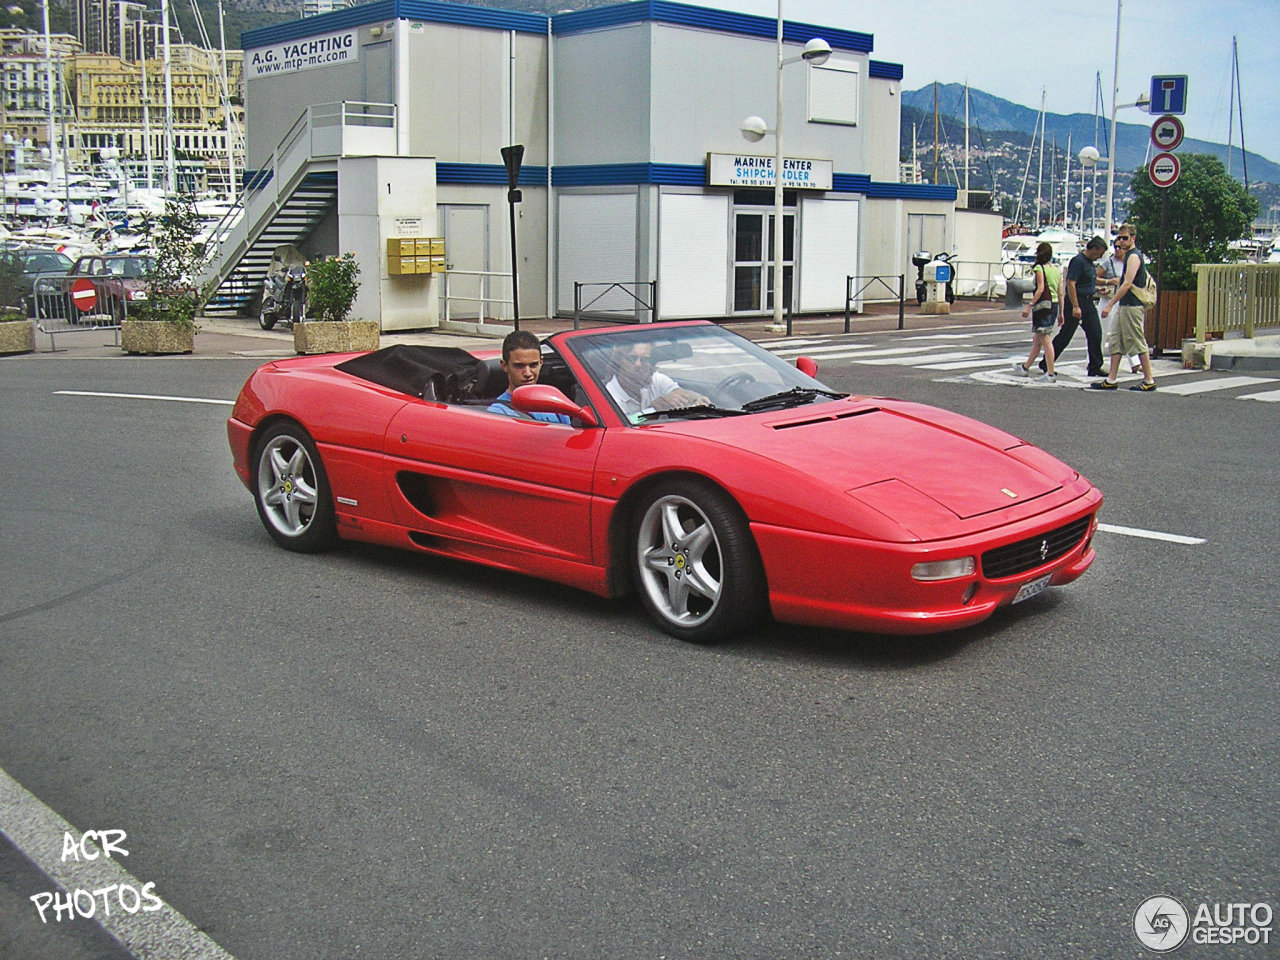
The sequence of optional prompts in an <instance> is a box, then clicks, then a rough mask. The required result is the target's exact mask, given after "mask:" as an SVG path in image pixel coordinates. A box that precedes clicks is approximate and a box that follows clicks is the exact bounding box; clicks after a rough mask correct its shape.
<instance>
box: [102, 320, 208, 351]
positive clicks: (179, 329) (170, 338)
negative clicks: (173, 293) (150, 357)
mask: <svg viewBox="0 0 1280 960" xmlns="http://www.w3.org/2000/svg"><path fill="white" fill-rule="evenodd" d="M195 348H196V330H195V327H194V326H191V325H189V324H181V323H174V322H173V321H170V320H125V321H124V322H122V323H121V324H120V349H121V350H123V351H124V352H125V353H147V354H157V353H192V352H193V351H194V350H195Z"/></svg>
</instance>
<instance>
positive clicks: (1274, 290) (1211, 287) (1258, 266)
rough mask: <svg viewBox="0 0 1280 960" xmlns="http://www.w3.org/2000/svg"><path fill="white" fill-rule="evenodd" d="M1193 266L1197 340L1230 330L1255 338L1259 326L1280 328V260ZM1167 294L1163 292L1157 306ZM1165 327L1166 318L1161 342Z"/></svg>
mask: <svg viewBox="0 0 1280 960" xmlns="http://www.w3.org/2000/svg"><path fill="white" fill-rule="evenodd" d="M1193 269H1194V270H1195V272H1196V287H1197V291H1196V302H1195V303H1196V306H1195V337H1196V341H1197V342H1199V343H1204V342H1205V340H1206V338H1209V337H1214V338H1217V337H1222V336H1225V335H1226V334H1227V333H1229V332H1238V333H1239V334H1240V335H1241V336H1245V337H1252V336H1254V335H1255V332H1256V331H1257V330H1258V329H1259V328H1268V327H1269V328H1272V329H1277V328H1280V263H1224V264H1205V263H1197V264H1196V265H1195V267H1194V268H1193ZM1165 296H1167V294H1163V293H1162V294H1161V295H1160V297H1159V299H1158V300H1157V307H1158V306H1159V304H1160V302H1161V301H1163V299H1164V298H1165ZM1163 327H1164V323H1163V321H1162V322H1161V328H1162V329H1161V331H1160V339H1161V341H1164V330H1163ZM1180 344H1181V341H1179V345H1180Z"/></svg>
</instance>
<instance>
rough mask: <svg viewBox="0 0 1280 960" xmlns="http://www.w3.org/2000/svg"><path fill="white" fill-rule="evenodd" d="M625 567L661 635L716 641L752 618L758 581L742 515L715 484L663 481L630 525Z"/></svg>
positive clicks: (760, 597) (760, 606)
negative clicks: (628, 566) (662, 633)
mask: <svg viewBox="0 0 1280 960" xmlns="http://www.w3.org/2000/svg"><path fill="white" fill-rule="evenodd" d="M629 543H630V549H631V569H632V576H633V579H634V582H635V586H636V592H637V593H639V594H640V602H641V603H642V604H643V605H644V608H645V610H646V612H647V613H648V614H649V616H650V617H651V618H652V620H653V622H654V623H656V624H657V625H658V627H659V628H661V629H662V630H663V631H665V632H666V633H669V634H670V635H671V636H673V637H676V638H678V639H680V640H685V641H687V642H689V643H702V644H707V643H716V642H718V641H720V640H723V639H725V638H727V637H730V636H732V635H733V634H735V633H737V632H739V631H741V630H743V629H745V628H746V627H747V626H748V625H749V624H751V623H753V622H758V618H759V617H760V616H761V615H762V614H763V612H764V600H765V596H766V594H765V579H764V570H763V568H762V567H761V564H760V556H759V553H758V552H757V550H756V545H755V541H754V540H753V539H752V537H751V531H750V530H749V529H748V527H747V520H746V517H744V516H743V514H742V511H741V509H739V507H738V505H737V504H736V503H734V501H733V500H732V498H730V497H729V496H728V495H727V494H725V493H724V492H723V491H722V490H720V489H719V488H718V487H715V486H713V485H712V484H710V483H707V482H705V481H702V480H697V479H694V478H680V479H675V480H670V481H668V482H666V483H664V484H663V485H662V486H660V487H658V488H657V489H656V490H654V491H653V493H652V494H651V495H650V496H649V497H648V499H646V500H645V502H644V505H643V506H642V507H641V509H640V510H638V511H637V512H636V514H635V516H634V517H633V520H632V524H631V538H630V541H629Z"/></svg>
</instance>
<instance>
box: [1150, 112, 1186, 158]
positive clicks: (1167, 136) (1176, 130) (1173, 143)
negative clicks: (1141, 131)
mask: <svg viewBox="0 0 1280 960" xmlns="http://www.w3.org/2000/svg"><path fill="white" fill-rule="evenodd" d="M1183 132H1184V131H1183V127H1182V121H1181V120H1179V119H1178V118H1177V117H1175V116H1173V115H1172V114H1168V115H1166V116H1163V117H1161V118H1160V119H1159V120H1157V121H1156V122H1155V123H1153V124H1152V125H1151V142H1152V143H1153V144H1155V145H1156V146H1157V147H1159V148H1160V149H1161V150H1176V149H1177V148H1178V144H1180V143H1181V142H1182V135H1183Z"/></svg>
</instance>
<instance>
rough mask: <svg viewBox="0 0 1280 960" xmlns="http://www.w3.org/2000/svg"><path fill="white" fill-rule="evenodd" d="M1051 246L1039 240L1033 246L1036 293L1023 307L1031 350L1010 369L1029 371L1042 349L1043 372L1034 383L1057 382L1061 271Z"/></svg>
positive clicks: (1022, 374)
mask: <svg viewBox="0 0 1280 960" xmlns="http://www.w3.org/2000/svg"><path fill="white" fill-rule="evenodd" d="M1052 261H1053V246H1052V245H1050V244H1048V243H1041V244H1040V245H1039V246H1037V247H1036V265H1035V266H1034V267H1032V268H1031V274H1032V276H1034V277H1035V278H1036V289H1035V293H1033V294H1032V295H1031V302H1030V303H1029V304H1027V305H1026V306H1025V307H1023V308H1022V315H1023V316H1024V317H1030V318H1031V353H1030V354H1028V355H1027V361H1026V363H1015V364H1014V365H1013V372H1014V373H1016V374H1017V375H1018V376H1020V377H1026V376H1029V375H1030V374H1031V365H1032V364H1033V363H1035V362H1036V357H1038V356H1039V355H1040V351H1041V350H1043V351H1044V370H1045V372H1044V374H1043V375H1041V376H1039V377H1036V382H1037V383H1056V382H1057V380H1058V377H1057V375H1056V374H1055V373H1054V372H1053V332H1054V328H1055V327H1057V325H1058V305H1059V303H1060V302H1061V301H1060V297H1059V294H1060V288H1061V286H1062V271H1061V270H1060V269H1058V267H1056V266H1054V264H1053V262H1052Z"/></svg>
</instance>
